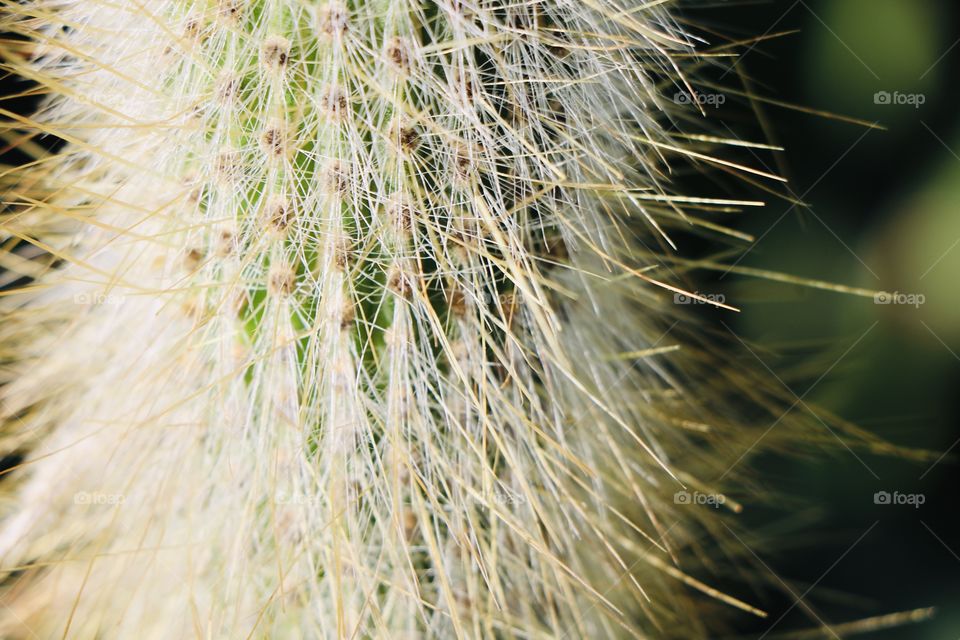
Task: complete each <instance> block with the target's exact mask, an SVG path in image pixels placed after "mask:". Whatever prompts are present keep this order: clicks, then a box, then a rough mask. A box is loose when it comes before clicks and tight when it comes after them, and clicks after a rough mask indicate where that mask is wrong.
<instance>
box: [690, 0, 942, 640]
mask: <svg viewBox="0 0 960 640" xmlns="http://www.w3.org/2000/svg"><path fill="white" fill-rule="evenodd" d="M688 6H689V10H688V11H687V13H686V15H687V17H688V18H689V20H690V22H691V24H694V25H697V26H698V27H700V29H701V31H700V33H701V35H703V34H709V33H710V32H711V31H714V30H715V33H717V34H720V33H722V34H724V35H725V36H727V38H729V39H731V40H736V39H737V38H742V39H743V41H744V43H742V44H740V46H738V47H736V51H738V52H740V53H741V55H740V56H738V57H737V58H732V59H729V60H722V59H721V60H720V61H718V62H716V63H715V65H714V66H715V68H714V69H712V70H711V71H710V73H709V75H708V77H709V78H710V80H711V81H712V82H714V83H716V84H717V85H719V88H716V87H715V88H710V87H709V86H707V87H704V88H703V91H704V92H705V93H706V94H707V95H710V93H711V92H717V91H719V92H721V93H722V92H723V91H724V89H723V86H729V87H731V88H732V89H733V90H740V91H743V90H744V87H745V85H744V78H746V79H747V80H746V81H747V85H746V86H751V87H752V90H753V91H754V92H755V93H757V94H759V95H762V96H764V97H766V98H769V99H771V100H773V101H778V102H783V103H789V104H792V105H798V106H801V107H803V108H804V109H808V110H818V111H825V112H832V113H835V114H840V115H842V116H844V117H846V118H855V119H860V120H863V121H865V122H867V123H876V124H877V125H880V126H882V127H884V129H883V130H881V129H874V128H870V127H866V126H862V125H858V124H852V123H850V122H845V121H842V120H838V119H835V118H830V117H826V116H824V115H821V114H812V113H809V112H804V111H797V110H793V109H789V108H783V107H780V106H776V105H773V104H769V103H768V104H759V105H758V112H757V113H758V115H760V116H761V118H762V120H761V122H762V123H763V125H764V126H761V127H753V131H752V133H753V137H754V139H761V140H764V139H765V140H766V141H768V142H772V143H773V144H776V145H780V146H782V147H784V148H785V149H786V151H785V152H784V153H779V154H766V155H762V154H761V153H757V154H756V155H753V154H747V155H745V156H743V158H744V163H745V164H749V165H751V166H754V167H757V168H761V169H766V170H768V171H771V172H774V173H777V172H779V173H781V175H784V176H785V177H787V178H789V180H790V182H789V183H788V185H787V187H786V189H782V188H781V189H779V191H780V192H785V193H786V194H787V195H788V196H790V197H792V198H793V199H794V200H800V201H803V203H805V205H807V206H797V205H795V204H793V203H791V202H789V201H787V200H784V199H782V198H777V197H773V196H771V195H770V194H769V193H764V192H762V191H761V190H759V189H757V193H756V194H755V195H756V196H757V197H758V199H763V200H765V201H766V202H767V203H768V205H767V206H766V207H765V208H763V209H759V210H754V211H752V212H750V213H749V215H747V216H744V217H743V220H742V221H741V222H740V223H739V224H738V225H737V228H738V229H740V230H744V231H747V232H749V233H751V234H752V235H753V236H754V237H755V238H756V240H755V241H754V242H748V243H744V244H742V245H740V246H739V250H738V253H737V254H736V255H735V256H734V257H733V258H732V259H731V260H728V262H730V263H736V264H737V265H738V266H740V267H748V268H757V269H764V270H771V271H777V272H781V273H785V274H792V275H797V276H802V277H806V278H812V279H819V280H825V281H829V282H834V283H840V284H845V285H851V286H856V287H862V288H866V289H873V290H880V291H887V292H890V293H895V294H896V295H892V296H887V297H884V298H882V299H880V300H874V299H873V298H871V297H860V296H852V295H843V294H838V293H834V292H828V291H818V290H815V289H809V288H803V287H796V286H792V285H789V284H783V283H779V282H770V281H765V280H763V279H755V278H749V279H748V278H743V277H739V276H737V275H736V274H732V273H731V274H727V275H724V274H722V273H720V274H714V275H713V276H712V278H713V280H712V281H710V280H707V279H705V278H701V275H702V274H699V273H698V275H697V284H698V286H700V287H701V289H702V290H703V291H708V290H709V291H715V292H722V293H723V294H724V295H725V296H726V301H727V303H730V304H734V306H737V307H739V308H740V309H741V310H742V312H741V313H739V314H730V313H726V312H722V311H719V312H718V311H705V312H704V314H705V315H706V316H708V321H710V320H712V321H713V322H716V323H717V324H718V325H719V323H720V322H722V323H724V324H725V325H726V327H723V328H724V330H727V327H729V331H730V332H733V333H735V334H736V336H737V338H738V339H737V340H734V344H738V343H739V340H740V339H742V340H743V341H744V342H745V343H746V344H748V345H750V349H751V350H752V351H753V352H754V354H751V355H750V356H748V359H749V358H754V356H755V357H756V358H759V359H760V360H762V362H763V364H764V365H766V366H769V367H770V368H771V369H772V370H773V371H774V372H776V374H777V375H778V376H779V377H780V378H781V379H782V380H783V382H784V384H785V385H787V386H789V388H790V389H791V392H792V393H794V394H796V395H797V396H798V397H800V398H803V401H802V402H800V403H798V405H797V406H796V407H795V408H794V409H793V411H800V412H802V411H804V410H805V407H806V406H807V405H810V406H819V407H822V408H824V409H826V410H827V411H829V412H832V413H834V414H837V415H839V416H841V417H842V418H844V419H846V420H848V421H850V422H853V423H855V424H856V425H859V426H862V427H864V428H867V429H869V430H870V431H871V432H873V433H875V434H878V435H880V436H881V437H883V438H885V439H886V440H888V441H890V442H892V443H895V444H898V445H903V446H908V447H913V448H920V449H928V450H933V451H935V452H937V454H936V455H934V456H933V458H932V459H930V460H927V461H924V462H917V461H907V460H904V459H901V458H897V457H895V456H879V455H871V454H869V453H867V452H864V451H862V450H860V449H855V450H848V449H846V448H844V447H842V446H838V447H837V451H836V454H835V455H833V456H831V457H829V458H828V459H821V458H819V457H814V458H813V459H801V460H799V461H798V460H796V459H783V458H779V457H778V458H773V457H771V458H769V459H761V460H759V461H758V463H759V466H760V468H761V470H762V472H763V474H764V483H765V485H768V488H769V489H770V490H771V491H775V492H782V493H783V494H784V495H787V496H796V497H797V500H796V505H797V506H796V507H794V506H793V501H792V500H791V502H789V503H784V504H782V505H780V506H781V507H782V508H781V509H780V510H779V511H778V512H777V513H773V514H771V513H761V512H755V513H750V512H748V513H746V517H747V518H748V519H753V520H755V521H756V523H757V525H759V526H767V527H769V526H781V527H782V528H783V530H784V531H786V532H787V533H786V534H785V536H784V535H783V534H778V535H781V536H783V537H781V538H780V539H782V540H783V546H782V548H779V549H765V550H764V553H763V554H761V555H763V560H764V562H766V563H769V565H770V566H771V567H773V568H774V569H775V571H776V572H777V574H778V575H779V576H780V577H781V578H782V579H783V580H784V581H785V582H786V583H787V584H789V585H790V590H792V591H793V593H789V592H787V593H783V594H779V595H780V596H782V597H778V594H767V595H766V596H765V599H766V601H765V602H764V603H763V604H764V606H765V607H766V608H767V610H768V611H770V614H771V615H770V618H769V619H768V620H756V621H750V620H744V621H742V622H743V627H742V628H739V629H737V631H738V632H739V633H741V634H742V637H749V638H758V637H766V638H774V637H804V636H792V635H789V634H788V633H787V632H788V631H790V630H796V629H802V628H805V627H806V628H811V627H816V626H817V625H818V622H817V619H816V617H813V616H812V615H811V614H810V613H809V612H808V611H805V609H806V608H807V607H809V608H810V609H812V610H813V611H814V612H815V613H816V616H817V617H819V618H820V619H822V621H823V622H825V623H826V624H827V625H828V626H830V627H831V629H832V631H828V632H823V631H821V632H820V633H816V634H811V635H810V636H808V637H848V636H849V635H852V634H850V633H847V632H845V631H846V630H845V628H844V627H843V623H845V622H848V621H852V620H856V619H858V618H861V619H862V618H869V617H874V616H879V615H883V614H889V613H893V612H897V611H904V610H909V609H913V608H920V607H931V606H934V607H937V612H936V614H935V615H934V616H933V617H932V618H930V619H929V620H928V621H925V622H922V623H918V624H913V625H909V626H905V627H898V628H894V629H889V630H886V631H875V632H872V633H865V634H864V635H863V637H869V638H877V639H881V638H883V639H893V638H909V639H915V640H943V639H951V640H956V639H958V638H960V518H957V517H955V512H956V508H957V507H956V505H957V504H958V502H960V500H958V496H957V491H958V490H960V472H958V466H957V460H956V457H957V454H960V445H958V439H960V419H958V416H960V3H957V2H956V0H823V1H819V0H774V1H768V2H734V1H723V2H721V1H718V2H714V3H703V2H699V3H690V4H689V5H688ZM757 36H760V37H761V38H763V40H762V41H761V42H756V43H754V42H751V41H750V40H751V39H755V38H757ZM705 37H706V38H707V39H709V40H710V42H711V44H715V45H722V44H723V43H724V40H723V39H722V38H720V37H711V36H710V35H705ZM744 52H745V55H744ZM698 90H699V88H698ZM731 102H732V101H731ZM729 106H731V105H730V104H729V102H728V104H727V105H724V106H722V107H720V108H718V109H716V111H715V112H714V113H711V114H709V115H710V117H711V119H716V120H718V121H719V122H720V131H718V135H720V134H721V133H720V132H722V131H724V130H725V129H726V128H727V127H729V130H727V131H726V133H727V134H730V135H732V132H733V131H736V132H737V134H738V135H740V132H742V131H744V130H746V131H751V125H750V124H747V123H745V122H744V121H745V120H749V119H750V113H749V112H747V113H744V109H743V102H742V101H739V102H738V103H737V104H735V105H733V106H732V108H729V109H728V108H725V107H729ZM706 108H707V110H708V112H709V111H710V108H711V107H710V105H706ZM765 134H766V135H765ZM773 186H774V187H775V185H773ZM714 191H716V187H714ZM741 195H742V194H741ZM681 250H683V248H682V247H681ZM704 255H706V254H704ZM707 277H710V276H709V275H707ZM711 287H712V288H711ZM719 326H723V325H719ZM741 346H742V345H741ZM825 372H826V375H824V376H823V377H822V378H821V377H820V376H821V375H823V374H824V373H825ZM774 428H776V427H774ZM940 453H946V455H945V456H944V457H942V458H940V459H939V460H938V456H939V454H940ZM878 492H887V494H889V496H890V504H884V503H883V502H885V497H884V495H883V494H880V495H876V494H877V493H878ZM895 492H896V493H895ZM875 496H876V497H875ZM898 501H899V502H902V504H895V503H896V502H898ZM878 502H879V503H880V504H878ZM918 503H922V504H918ZM771 522H773V523H780V524H779V525H771ZM808 590H809V591H808ZM741 593H742V592H741ZM801 596H802V597H801ZM798 602H799V604H798ZM858 637H860V636H858Z"/></svg>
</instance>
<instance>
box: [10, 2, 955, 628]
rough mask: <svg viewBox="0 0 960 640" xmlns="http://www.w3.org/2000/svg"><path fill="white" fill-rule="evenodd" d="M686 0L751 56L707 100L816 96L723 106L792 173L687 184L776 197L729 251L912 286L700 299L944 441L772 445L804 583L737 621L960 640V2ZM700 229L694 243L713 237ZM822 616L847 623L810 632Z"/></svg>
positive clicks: (864, 404) (758, 352) (728, 130)
mask: <svg viewBox="0 0 960 640" xmlns="http://www.w3.org/2000/svg"><path fill="white" fill-rule="evenodd" d="M681 1H682V2H684V3H685V6H686V8H685V13H684V14H683V15H684V16H685V18H686V19H688V20H689V22H690V25H691V27H692V28H695V29H696V30H697V32H698V33H700V34H701V35H702V36H703V37H704V38H705V39H707V40H709V41H710V43H711V44H712V45H715V46H717V47H719V48H720V49H719V51H721V52H730V51H737V52H738V53H739V55H738V56H737V57H735V58H724V57H722V56H721V57H717V58H713V59H711V60H710V65H709V66H710V68H708V69H707V70H705V75H704V77H705V78H707V79H708V80H709V81H710V82H711V83H713V86H712V87H710V86H708V87H704V88H703V90H704V92H705V93H710V94H712V95H720V94H723V92H724V87H729V88H731V90H733V91H744V90H745V89H746V88H748V89H749V90H750V91H752V92H753V93H755V94H756V95H760V96H765V97H766V98H769V99H770V100H773V101H776V102H780V103H784V104H791V105H796V106H798V107H801V109H799V110H798V109H791V108H786V107H784V106H778V105H776V104H772V103H759V102H754V104H753V105H752V106H754V107H756V111H755V112H754V113H751V110H750V109H749V108H748V109H744V106H748V107H749V106H750V105H747V104H746V103H745V101H744V100H742V99H740V98H738V97H737V96H736V95H735V93H733V92H731V93H730V95H729V97H730V99H729V100H727V101H726V102H725V104H723V105H720V106H717V107H715V106H714V105H707V109H708V111H709V116H710V120H711V122H710V123H709V126H710V127H711V128H713V130H714V131H716V133H717V134H718V135H729V136H731V137H732V136H740V137H744V138H745V139H746V138H752V139H754V140H765V141H767V142H770V143H772V144H775V145H780V146H782V147H784V148H785V152H783V153H769V152H757V153H755V154H753V153H746V154H745V155H743V156H742V157H741V159H742V160H743V161H744V162H745V163H747V164H750V165H751V166H755V167H758V168H761V169H766V170H768V171H771V172H776V173H781V174H783V175H785V176H786V177H788V178H789V183H788V184H787V185H786V187H782V186H779V187H778V186H776V185H770V186H772V187H773V188H774V189H775V190H776V192H777V194H771V193H769V192H766V191H764V190H763V189H761V188H754V187H752V186H750V185H745V184H742V183H741V184H738V185H737V188H736V190H734V189H733V188H732V187H731V183H730V182H729V181H725V182H713V181H712V180H711V177H710V176H707V177H681V182H684V181H686V182H687V183H688V184H689V186H690V188H691V189H697V188H700V189H702V190H701V191H700V192H701V193H704V192H711V193H715V192H716V191H717V188H718V187H719V188H720V189H724V188H726V189H729V193H728V194H723V195H729V196H730V197H738V198H742V197H744V195H745V194H744V192H745V191H746V192H747V194H749V193H750V192H751V191H753V192H755V193H753V196H755V197H756V198H758V199H763V200H765V201H767V202H768V205H767V206H766V207H765V208H763V209H760V210H758V211H753V212H751V213H750V215H746V216H743V218H742V219H741V220H738V221H737V223H736V227H737V228H738V229H740V230H742V231H745V232H747V233H750V234H752V235H753V236H754V237H755V238H756V240H755V241H753V242H743V243H740V244H739V245H735V247H734V249H735V250H736V253H734V254H733V255H732V257H731V256H728V258H727V259H728V261H729V262H735V263H736V264H737V265H738V266H740V267H747V268H755V269H764V270H770V271H775V272H779V273H785V274H794V275H797V276H801V277H806V278H813V279H819V280H823V281H829V282H836V283H840V284H845V285H851V286H856V287H862V288H865V289H873V290H882V291H889V292H897V293H898V294H900V295H899V296H898V297H897V298H896V299H895V300H893V301H891V303H889V304H878V303H876V301H875V300H874V299H873V298H870V297H862V296H852V295H844V294H839V293H835V292H828V291H821V290H816V289H810V288H804V287H798V286H792V285H789V284H785V283H782V282H775V281H768V280H763V279H757V278H744V277H741V276H738V275H736V274H726V275H724V274H723V273H721V272H716V273H712V274H711V273H710V272H700V273H698V274H697V283H698V286H699V288H700V290H701V291H702V292H710V293H715V294H722V295H724V296H726V299H727V302H728V303H731V304H735V305H736V306H737V307H739V308H740V309H741V310H742V311H741V313H739V314H731V313H728V312H722V311H716V310H712V309H710V308H707V307H704V308H702V309H698V310H697V313H699V314H701V315H703V316H704V321H705V322H707V323H712V324H713V326H714V328H715V329H716V330H717V331H718V332H724V333H726V334H733V338H734V339H731V343H732V344H733V345H734V347H736V346H737V345H738V344H741V343H740V341H741V340H742V341H743V342H742V344H741V346H743V344H746V345H750V349H749V350H747V349H746V347H744V349H743V350H744V352H745V353H746V354H748V355H744V354H741V355H743V356H744V357H745V358H746V359H751V358H752V359H759V360H760V361H761V362H762V365H763V366H766V367H769V368H770V371H771V376H773V375H776V376H777V377H778V378H779V379H780V380H781V381H782V383H783V385H784V386H785V387H788V388H789V390H790V391H789V392H788V393H794V394H796V396H798V397H800V398H802V399H803V401H802V402H798V403H797V405H796V406H795V407H794V409H793V410H794V411H805V410H806V407H807V406H811V407H812V406H816V407H819V408H822V409H823V410H825V411H828V412H830V413H832V414H836V415H837V416H840V417H842V418H843V419H845V420H848V421H850V422H852V423H854V424H856V425H859V426H862V427H864V428H867V429H869V430H870V431H871V432H873V433H875V434H878V435H880V436H882V437H883V438H885V439H886V440H888V441H890V442H891V443H895V444H898V445H902V446H904V447H910V448H916V449H922V450H928V451H933V452H936V453H934V454H933V456H932V457H929V458H928V459H926V460H911V459H909V458H908V457H898V456H886V455H876V454H871V453H869V452H866V451H863V450H861V449H854V450H851V449H847V448H845V447H844V446H840V445H838V446H837V447H835V450H836V452H835V453H834V454H832V455H829V456H826V457H824V456H812V457H811V456H802V457H800V458H790V459H785V458H782V457H772V456H771V457H769V458H760V459H759V460H757V461H756V466H757V468H758V469H759V471H760V472H761V473H762V474H763V478H764V488H765V490H767V491H769V492H770V493H771V494H775V495H783V496H790V498H786V497H785V498H784V499H783V500H778V501H775V504H774V506H771V507H770V508H762V509H754V510H751V509H748V510H747V511H746V512H745V513H744V514H743V515H742V517H743V518H745V519H747V520H748V521H750V522H751V524H753V525H754V526H756V527H759V528H762V529H766V530H768V531H770V532H771V533H773V532H775V534H776V539H777V540H779V541H780V544H779V546H778V547H776V548H772V549H771V548H765V549H763V550H758V553H759V555H760V557H762V562H763V563H764V564H766V565H767V566H769V567H770V568H771V569H772V570H773V571H774V572H775V573H776V574H777V575H778V576H779V577H780V578H781V579H782V580H783V584H784V585H787V586H786V587H785V588H784V589H782V590H779V591H778V590H774V589H769V588H768V589H758V591H757V592H756V593H752V592H746V591H744V587H743V583H742V582H740V583H737V582H731V583H730V584H729V585H722V586H724V587H725V588H729V590H730V591H731V592H732V593H734V595H738V596H741V597H743V598H744V599H746V600H748V601H750V602H753V603H758V604H759V605H761V606H763V607H764V608H766V609H767V610H768V611H770V618H768V619H767V620H754V619H750V618H746V619H744V618H738V621H737V623H736V624H737V625H738V626H737V628H736V629H734V631H733V632H732V633H733V634H734V637H743V638H786V637H797V638H799V637H834V636H836V637H849V636H850V635H852V634H851V633H849V632H848V631H847V627H844V626H843V625H844V623H847V622H850V621H855V620H859V619H864V618H871V617H875V616H880V615H884V614H889V613H894V612H899V611H906V610H911V609H915V608H923V607H936V608H937V612H936V614H935V615H934V616H933V617H932V618H930V619H929V620H926V621H924V622H920V623H917V624H912V625H909V626H900V627H897V628H893V629H888V630H883V631H875V632H870V633H864V634H863V637H869V638H876V639H894V638H904V639H911V640H913V639H916V640H943V639H950V640H957V639H960V519H958V518H956V517H955V512H956V510H957V504H958V502H960V499H958V495H957V492H958V491H960V468H958V464H957V460H956V458H957V456H958V455H960V444H958V442H960V420H958V415H960V399H958V398H960V82H958V81H960V3H957V2H956V0H766V1H757V2H751V1H739V2H738V1H735V0H715V1H713V2H710V1H709V0H681ZM721 34H723V35H721ZM758 36H759V38H758ZM737 39H742V41H741V42H740V43H739V44H738V45H737V46H735V47H734V48H733V49H726V48H724V47H725V46H726V45H727V44H728V43H730V42H731V41H735V40H737ZM3 80H4V83H3V85H4V86H3V88H4V91H3V93H4V94H5V95H7V96H13V97H8V98H6V99H4V101H3V103H2V105H3V107H4V108H5V109H9V110H11V111H14V112H21V113H27V112H29V111H30V110H31V108H32V105H33V104H35V102H36V99H35V97H34V96H31V95H29V94H27V95H22V96H17V95H16V94H17V92H18V91H23V90H27V91H29V86H28V85H26V84H18V83H17V82H16V80H15V79H12V78H4V79H3ZM885 96H888V97H889V99H887V97H885ZM814 111H818V112H832V113H835V114H839V115H841V116H843V117H844V118H843V119H838V118H834V117H830V116H827V115H824V113H814ZM849 119H859V120H863V121H865V122H867V123H875V124H876V125H877V126H878V127H883V128H882V129H881V128H871V127H867V126H864V125H863V124H856V123H853V122H850V121H849ZM757 121H759V122H760V123H761V124H760V125H757V124H756V122H757ZM47 142H48V143H49V142H52V141H47ZM3 152H4V153H3V160H4V162H7V163H15V162H18V161H22V159H23V158H21V157H19V155H18V152H17V151H16V149H9V148H8V149H3ZM698 180H699V181H701V183H700V184H697V181H698ZM704 185H707V186H709V188H704ZM797 201H802V203H803V204H797ZM683 240H684V242H683V244H682V246H681V251H683V252H685V253H686V254H688V255H689V253H694V254H697V253H699V254H700V255H702V256H703V257H708V256H709V255H710V253H709V252H710V251H711V250H712V249H713V248H715V247H713V248H711V246H710V245H708V244H706V243H705V242H703V241H702V240H698V239H697V238H694V237H691V238H684V239H683ZM921 296H922V298H921ZM921 299H922V302H923V303H922V304H898V303H897V302H898V301H903V302H917V301H919V300H921ZM728 337H729V335H728ZM772 428H777V426H776V425H773V426H772ZM940 454H944V455H943V456H942V457H940ZM16 462H17V461H15V460H14V461H11V460H5V461H0V466H10V465H12V464H15V463H16ZM877 492H888V493H890V494H891V495H892V494H893V493H894V492H898V493H899V494H900V495H908V496H922V500H923V504H921V505H919V506H915V505H906V504H905V505H895V504H877V503H876V501H875V494H876V493H877ZM914 501H916V500H914ZM758 600H759V602H758ZM809 611H813V612H815V614H816V615H815V616H813V615H811V614H810V613H809ZM817 618H819V619H820V620H822V621H823V622H824V623H825V624H826V625H828V626H829V627H830V630H828V631H824V629H823V628H822V627H821V629H820V630H819V631H815V632H813V633H811V634H810V635H809V636H805V635H796V634H795V633H794V632H795V630H797V629H804V628H814V627H816V626H817V624H818V623H817Z"/></svg>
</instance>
